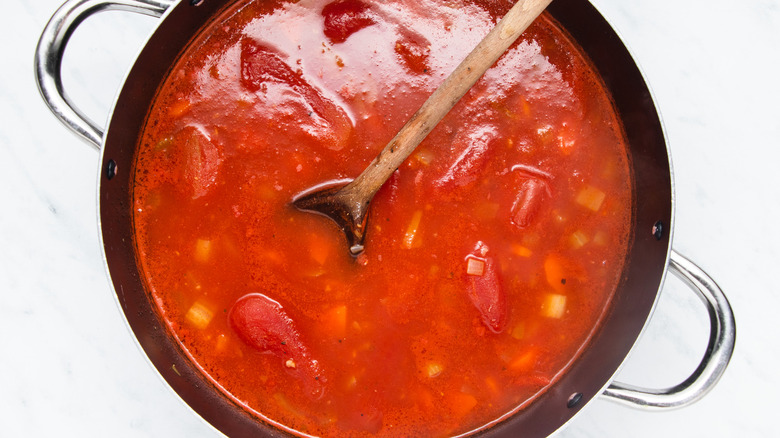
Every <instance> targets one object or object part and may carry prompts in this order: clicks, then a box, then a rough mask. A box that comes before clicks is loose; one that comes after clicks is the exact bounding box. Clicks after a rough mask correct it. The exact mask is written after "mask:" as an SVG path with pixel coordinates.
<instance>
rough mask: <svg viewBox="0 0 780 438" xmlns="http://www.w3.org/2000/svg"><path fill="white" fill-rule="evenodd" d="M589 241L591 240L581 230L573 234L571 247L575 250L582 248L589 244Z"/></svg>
mask: <svg viewBox="0 0 780 438" xmlns="http://www.w3.org/2000/svg"><path fill="white" fill-rule="evenodd" d="M589 240H590V239H588V236H587V235H586V234H585V233H583V232H582V231H580V230H577V231H575V232H574V233H572V235H571V238H570V239H569V241H570V242H571V246H572V247H574V248H575V249H577V248H582V246H583V245H585V244H586V243H588V241H589Z"/></svg>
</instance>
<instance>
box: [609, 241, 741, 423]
mask: <svg viewBox="0 0 780 438" xmlns="http://www.w3.org/2000/svg"><path fill="white" fill-rule="evenodd" d="M669 267H670V268H671V272H672V273H674V274H675V275H677V277H679V278H680V279H682V280H683V281H684V282H685V283H686V284H687V285H688V286H689V287H690V288H691V289H692V290H693V291H694V292H696V294H697V295H698V296H699V298H701V300H702V302H703V303H704V305H705V307H706V308H707V312H708V313H709V317H710V338H709V343H708V345H707V351H706V352H705V353H704V357H703V358H702V360H701V363H700V364H699V366H698V367H697V368H696V370H695V371H694V372H693V374H691V375H690V376H689V377H688V378H687V379H685V380H684V381H683V382H682V383H680V384H678V385H675V386H672V387H670V388H664V389H648V388H640V387H637V386H633V385H628V384H625V383H618V382H614V383H612V384H611V385H610V386H609V387H608V388H607V389H606V390H605V391H604V393H603V394H602V395H603V396H604V397H606V398H607V399H610V400H612V401H615V402H618V403H621V404H624V405H627V406H630V407H635V408H641V409H651V410H666V409H676V408H681V407H684V406H688V405H690V404H692V403H694V402H696V401H698V400H699V399H701V398H702V397H704V396H705V395H706V394H707V393H708V392H710V390H712V388H713V387H714V386H715V384H716V383H718V380H720V377H721V376H722V375H723V372H724V371H726V366H727V365H728V363H729V360H730V359H731V354H732V353H733V352H734V343H735V341H736V336H737V329H736V324H735V322H734V313H733V311H732V309H731V305H730V304H729V302H728V300H727V299H726V296H725V295H724V294H723V291H722V290H721V289H720V288H719V287H718V285H717V284H716V283H715V281H714V280H713V279H712V278H710V276H709V275H707V274H706V273H705V272H704V271H703V270H702V269H701V268H699V267H698V266H696V265H695V264H694V263H693V262H691V261H690V260H688V259H687V258H685V257H683V256H681V255H680V254H679V253H677V252H675V251H672V254H671V259H670V264H669Z"/></svg>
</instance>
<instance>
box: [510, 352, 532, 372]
mask: <svg viewBox="0 0 780 438" xmlns="http://www.w3.org/2000/svg"><path fill="white" fill-rule="evenodd" d="M538 356H539V351H538V350H537V349H535V348H534V349H530V350H525V351H523V352H522V353H521V354H520V355H518V356H517V357H515V358H514V359H512V360H511V361H510V362H509V369H511V370H512V371H515V372H518V371H530V370H532V369H533V367H534V365H536V361H537V358H538Z"/></svg>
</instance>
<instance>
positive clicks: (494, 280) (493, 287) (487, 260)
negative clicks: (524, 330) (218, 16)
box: [466, 242, 507, 333]
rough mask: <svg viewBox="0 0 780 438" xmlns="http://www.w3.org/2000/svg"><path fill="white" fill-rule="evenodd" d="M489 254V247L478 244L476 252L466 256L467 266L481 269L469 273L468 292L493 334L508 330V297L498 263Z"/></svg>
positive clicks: (470, 270)
mask: <svg viewBox="0 0 780 438" xmlns="http://www.w3.org/2000/svg"><path fill="white" fill-rule="evenodd" d="M487 253H488V250H487V246H486V245H485V244H484V243H482V242H478V243H477V245H476V247H475V250H474V252H473V253H472V254H469V255H468V256H466V264H467V266H472V267H473V266H474V265H478V266H479V267H480V269H474V268H470V269H469V270H468V271H467V273H466V276H467V277H468V278H467V280H468V289H467V291H468V296H469V299H470V300H471V302H472V304H474V307H476V308H477V310H478V311H479V314H480V316H481V317H482V322H483V323H484V324H485V325H486V326H487V328H489V329H490V331H492V332H493V333H501V332H502V331H504V328H506V320H507V315H506V297H505V294H504V290H503V288H502V287H501V279H500V278H499V274H498V267H497V266H496V262H495V260H493V258H492V257H489V256H487ZM469 272H471V274H469Z"/></svg>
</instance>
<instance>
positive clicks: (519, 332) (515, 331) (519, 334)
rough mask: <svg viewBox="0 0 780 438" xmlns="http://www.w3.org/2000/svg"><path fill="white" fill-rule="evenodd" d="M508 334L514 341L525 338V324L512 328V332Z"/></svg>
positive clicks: (521, 323)
mask: <svg viewBox="0 0 780 438" xmlns="http://www.w3.org/2000/svg"><path fill="white" fill-rule="evenodd" d="M509 334H510V335H511V336H512V337H513V338H515V339H518V340H519V339H523V337H524V336H525V324H524V323H523V322H520V323H519V324H517V325H516V326H514V327H513V328H512V331H511V332H509Z"/></svg>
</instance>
